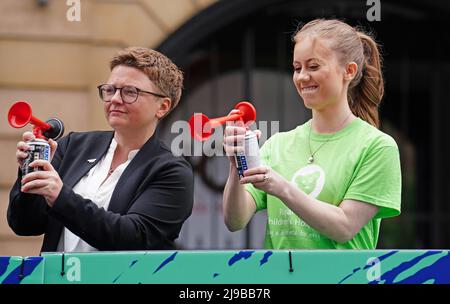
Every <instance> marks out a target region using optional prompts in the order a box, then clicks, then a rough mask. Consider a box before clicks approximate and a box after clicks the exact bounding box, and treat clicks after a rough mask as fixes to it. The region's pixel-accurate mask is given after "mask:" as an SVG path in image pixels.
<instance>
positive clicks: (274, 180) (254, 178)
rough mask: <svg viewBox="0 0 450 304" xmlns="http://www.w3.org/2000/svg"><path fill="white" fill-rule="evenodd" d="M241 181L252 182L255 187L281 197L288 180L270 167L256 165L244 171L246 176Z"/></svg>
mask: <svg viewBox="0 0 450 304" xmlns="http://www.w3.org/2000/svg"><path fill="white" fill-rule="evenodd" d="M240 182H241V184H246V183H252V184H253V186H255V188H258V189H260V190H262V191H264V192H266V193H268V194H271V195H274V196H277V197H279V196H280V194H281V193H282V191H283V190H285V188H286V182H287V181H286V180H285V179H284V178H283V177H282V176H281V175H279V174H278V173H277V172H275V171H273V170H272V169H271V168H269V167H256V168H252V169H248V170H246V171H244V177H243V178H241V180H240Z"/></svg>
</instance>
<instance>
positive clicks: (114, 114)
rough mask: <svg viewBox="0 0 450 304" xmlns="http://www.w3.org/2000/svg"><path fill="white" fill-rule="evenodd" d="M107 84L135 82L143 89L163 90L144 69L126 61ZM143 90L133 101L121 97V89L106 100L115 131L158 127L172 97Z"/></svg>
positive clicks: (116, 68)
mask: <svg viewBox="0 0 450 304" xmlns="http://www.w3.org/2000/svg"><path fill="white" fill-rule="evenodd" d="M106 83H107V84H111V85H113V86H115V87H118V88H122V87H124V86H134V87H136V88H139V89H141V90H144V91H149V92H155V93H160V94H162V93H161V92H160V90H159V89H158V88H157V87H156V86H155V85H154V84H153V82H152V81H151V80H150V79H149V78H148V76H147V75H146V74H144V73H143V72H142V71H140V70H138V69H136V68H133V67H129V66H126V65H118V66H116V67H115V68H114V69H113V70H112V71H111V75H110V76H109V79H108V81H107V82H106ZM165 99H167V98H160V97H156V96H153V95H151V94H147V93H143V92H141V93H140V94H139V97H138V98H137V100H136V101H135V102H134V103H131V104H128V103H124V102H123V101H122V98H121V96H120V91H119V90H116V92H115V94H114V96H113V98H112V99H111V101H109V102H104V111H105V116H106V119H107V121H108V123H109V125H110V126H111V127H112V128H113V129H114V130H116V131H120V130H123V131H137V132H139V131H140V130H142V129H145V130H148V128H153V129H154V128H156V124H157V122H158V119H160V118H161V117H162V116H163V115H164V114H165V113H166V112H167V111H168V110H169V108H170V101H167V100H165Z"/></svg>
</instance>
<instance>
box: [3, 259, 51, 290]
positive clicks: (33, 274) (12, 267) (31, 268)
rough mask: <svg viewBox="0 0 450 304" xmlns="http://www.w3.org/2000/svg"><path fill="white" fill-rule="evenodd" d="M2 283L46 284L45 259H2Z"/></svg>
mask: <svg viewBox="0 0 450 304" xmlns="http://www.w3.org/2000/svg"><path fill="white" fill-rule="evenodd" d="M0 283H2V284H42V283H44V258H43V257H24V258H23V257H17V256H12V257H0Z"/></svg>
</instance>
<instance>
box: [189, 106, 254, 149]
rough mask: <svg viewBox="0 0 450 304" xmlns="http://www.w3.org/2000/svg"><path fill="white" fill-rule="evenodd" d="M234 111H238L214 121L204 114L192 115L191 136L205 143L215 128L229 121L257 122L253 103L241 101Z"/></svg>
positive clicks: (190, 120)
mask: <svg viewBox="0 0 450 304" xmlns="http://www.w3.org/2000/svg"><path fill="white" fill-rule="evenodd" d="M234 109H236V110H237V111H235V112H234V113H231V114H229V115H227V116H222V117H217V118H212V119H209V118H208V116H206V115H205V114H202V113H196V114H194V115H192V117H191V118H190V119H189V127H190V129H191V136H192V137H193V138H195V139H197V140H199V141H204V140H206V139H208V138H209V137H210V136H211V135H212V133H213V129H214V128H216V127H218V126H220V125H223V124H225V123H226V122H227V121H237V120H242V121H243V122H244V123H247V122H249V121H255V120H256V109H255V107H254V106H253V105H252V104H251V103H249V102H247V101H241V102H240V103H238V104H237V105H236V106H235V107H234Z"/></svg>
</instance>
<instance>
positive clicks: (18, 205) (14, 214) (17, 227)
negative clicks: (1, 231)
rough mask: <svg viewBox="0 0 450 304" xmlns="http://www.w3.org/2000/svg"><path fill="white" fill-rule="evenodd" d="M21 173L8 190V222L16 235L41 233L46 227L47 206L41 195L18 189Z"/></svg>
mask: <svg viewBox="0 0 450 304" xmlns="http://www.w3.org/2000/svg"><path fill="white" fill-rule="evenodd" d="M20 180H21V175H20V174H19V177H18V179H17V181H16V183H15V184H14V186H13V188H12V189H11V192H10V197H9V206H8V211H7V219H8V224H9V226H10V227H11V229H12V230H13V231H14V232H15V233H16V234H17V235H24V236H27V235H41V234H43V233H45V230H46V227H47V216H48V214H47V210H48V206H47V204H46V203H45V200H44V198H43V197H42V196H39V195H33V194H26V193H23V192H21V191H20Z"/></svg>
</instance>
